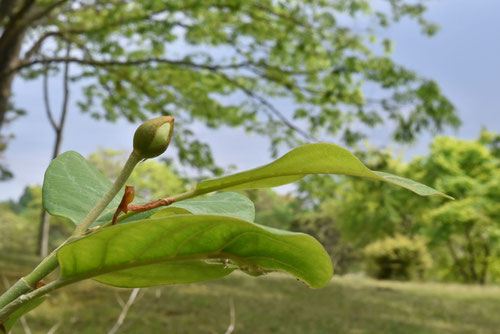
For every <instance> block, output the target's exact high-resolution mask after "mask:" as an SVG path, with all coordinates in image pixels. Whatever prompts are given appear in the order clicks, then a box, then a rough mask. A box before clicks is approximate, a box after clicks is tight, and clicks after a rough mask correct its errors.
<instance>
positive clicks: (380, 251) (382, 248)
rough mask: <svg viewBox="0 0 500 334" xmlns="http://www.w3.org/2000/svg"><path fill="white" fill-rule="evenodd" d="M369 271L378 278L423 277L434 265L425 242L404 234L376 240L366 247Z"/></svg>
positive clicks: (404, 278) (402, 278) (405, 278)
mask: <svg viewBox="0 0 500 334" xmlns="http://www.w3.org/2000/svg"><path fill="white" fill-rule="evenodd" d="M364 253H365V256H366V261H367V264H368V273H369V274H370V275H372V276H373V277H375V278H378V279H398V280H410V279H414V278H423V277H424V274H425V271H426V270H428V269H429V268H430V267H431V265H432V260H431V257H430V254H429V252H428V250H427V248H426V246H425V243H424V242H423V241H422V240H420V239H416V238H413V239H410V238H408V237H405V236H402V235H396V236H395V237H388V238H385V239H382V240H379V241H375V242H373V243H371V244H369V245H368V246H366V248H365V249H364Z"/></svg>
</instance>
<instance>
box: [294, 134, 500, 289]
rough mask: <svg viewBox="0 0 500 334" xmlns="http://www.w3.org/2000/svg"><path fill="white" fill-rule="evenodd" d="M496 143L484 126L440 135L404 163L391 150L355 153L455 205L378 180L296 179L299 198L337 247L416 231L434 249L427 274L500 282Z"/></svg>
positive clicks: (412, 234)
mask: <svg viewBox="0 0 500 334" xmlns="http://www.w3.org/2000/svg"><path fill="white" fill-rule="evenodd" d="M497 142H498V135H497V134H495V133H491V132H486V131H483V132H481V134H480V136H479V138H478V140H458V139H454V138H450V137H438V138H436V139H435V140H434V142H433V143H432V146H431V151H430V153H429V155H427V156H422V157H417V158H415V159H413V160H412V161H411V162H409V163H405V162H403V161H402V160H401V159H398V158H395V157H394V156H393V154H392V153H391V152H390V151H386V152H377V151H375V150H373V149H371V148H368V150H366V151H364V152H357V154H356V155H357V156H359V157H361V158H362V159H363V161H364V162H365V163H366V165H367V166H369V167H370V168H373V169H383V170H386V171H388V172H390V173H394V174H398V175H403V176H406V177H410V178H414V179H418V180H422V182H425V183H426V184H428V185H429V186H432V187H435V188H439V189H441V190H442V191H443V192H446V193H447V194H450V195H452V196H454V197H456V198H457V200H456V201H453V202H449V201H443V200H442V199H440V198H439V197H434V198H432V199H430V201H429V200H425V199H423V198H421V197H416V196H411V194H409V193H408V192H406V191H403V190H400V189H396V188H394V187H389V186H386V185H384V184H383V183H381V182H360V180H358V179H355V178H352V179H347V178H346V179H340V178H335V179H332V178H326V179H325V178H319V177H314V178H311V177H309V178H306V179H304V181H301V183H300V184H299V185H300V186H299V190H300V191H301V194H300V199H301V201H302V202H303V207H305V208H310V207H312V208H314V209H315V210H316V214H317V215H319V216H320V217H321V218H319V217H318V220H330V221H331V222H332V224H333V225H334V227H335V228H336V229H338V232H339V233H340V234H341V237H340V239H339V245H345V246H346V247H353V248H354V250H355V251H354V253H355V252H356V250H359V249H362V248H364V247H365V246H366V245H368V244H370V243H373V242H376V241H379V240H383V239H385V238H386V237H390V236H394V235H398V234H400V235H404V236H407V237H409V238H413V237H417V236H421V237H423V239H425V240H426V243H427V247H428V248H429V249H430V250H431V251H432V253H433V260H434V261H433V262H434V264H433V268H432V270H431V271H430V273H429V274H430V275H431V276H432V277H433V278H435V279H441V280H442V279H445V280H451V281H464V282H476V283H484V282H496V281H498V280H499V279H500V276H499V272H498V268H499V265H498V262H499V261H498V259H499V258H500V256H499V254H500V253H499V249H498V245H499V239H498V238H499V237H498V236H499V234H500V225H499V222H500V216H499V212H500V207H499V204H498V203H500V194H499V191H498V189H500V184H499V181H498V180H499V179H500V177H499V175H500V159H499V156H498V155H497V150H496V147H497V146H496V145H497ZM311 198H312V199H313V200H311ZM314 198H319V199H320V200H321V202H322V204H321V205H320V204H318V203H317V201H316V200H314ZM353 212H355V213H356V214H353Z"/></svg>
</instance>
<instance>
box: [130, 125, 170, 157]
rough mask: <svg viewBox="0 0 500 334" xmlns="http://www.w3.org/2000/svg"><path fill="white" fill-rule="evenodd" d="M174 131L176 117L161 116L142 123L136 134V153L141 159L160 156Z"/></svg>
mask: <svg viewBox="0 0 500 334" xmlns="http://www.w3.org/2000/svg"><path fill="white" fill-rule="evenodd" d="M173 132H174V118H173V117H170V116H161V117H157V118H153V119H150V120H149V121H146V122H144V123H142V124H141V125H140V126H139V127H138V128H137V130H136V131H135V134H134V153H135V154H136V155H137V156H139V157H140V158H141V159H150V158H154V157H157V156H159V155H160V154H162V153H163V152H165V150H166V149H167V147H168V144H169V143H170V138H172V133H173Z"/></svg>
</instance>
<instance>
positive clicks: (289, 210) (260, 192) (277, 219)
mask: <svg viewBox="0 0 500 334" xmlns="http://www.w3.org/2000/svg"><path fill="white" fill-rule="evenodd" d="M246 194H248V196H249V198H250V199H251V200H252V201H253V202H254V204H255V211H256V218H255V219H256V221H258V222H259V223H260V224H262V225H265V226H271V227H275V228H280V229H285V230H293V229H292V228H291V227H290V222H291V221H292V219H293V217H294V214H295V210H294V208H293V197H291V196H286V195H280V194H278V193H276V192H275V191H273V190H272V189H265V188H264V189H254V190H247V191H246Z"/></svg>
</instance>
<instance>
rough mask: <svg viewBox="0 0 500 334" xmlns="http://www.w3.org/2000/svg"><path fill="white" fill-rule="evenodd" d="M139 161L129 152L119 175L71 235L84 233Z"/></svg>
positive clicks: (138, 158)
mask: <svg viewBox="0 0 500 334" xmlns="http://www.w3.org/2000/svg"><path fill="white" fill-rule="evenodd" d="M140 161H141V158H140V157H138V156H137V154H135V153H134V152H132V153H130V156H129V157H128V160H127V162H126V163H125V166H124V167H123V169H122V171H121V173H120V175H119V176H118V178H117V179H116V180H115V183H113V185H112V186H111V188H110V189H109V190H108V192H107V193H106V194H105V195H104V196H103V197H102V198H101V200H100V201H99V202H98V203H97V204H96V205H95V206H94V207H93V208H92V210H90V212H89V213H88V215H87V216H86V217H85V218H84V219H83V220H82V221H81V222H80V224H78V226H77V227H76V229H75V232H74V233H73V236H79V235H83V234H85V232H86V231H87V229H88V228H89V226H90V225H91V224H92V223H93V222H94V221H95V220H96V219H97V217H99V215H100V214H101V213H102V212H103V211H104V209H105V208H106V207H107V206H108V204H109V203H110V202H111V201H112V200H113V198H115V196H116V194H117V193H118V192H119V191H120V189H121V188H122V187H123V186H124V185H125V182H127V180H128V178H129V176H130V174H132V171H133V170H134V168H135V166H136V165H137V164H138V163H139V162H140Z"/></svg>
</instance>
